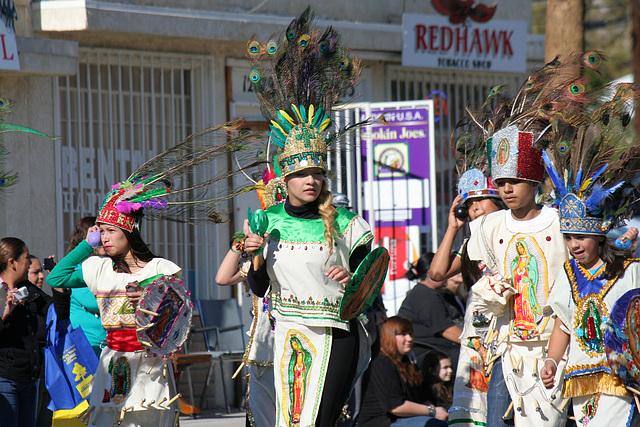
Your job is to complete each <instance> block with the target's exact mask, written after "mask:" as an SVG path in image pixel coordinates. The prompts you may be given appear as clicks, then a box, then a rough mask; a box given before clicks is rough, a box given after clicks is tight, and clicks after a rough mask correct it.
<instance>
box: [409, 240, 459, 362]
mask: <svg viewBox="0 0 640 427" xmlns="http://www.w3.org/2000/svg"><path fill="white" fill-rule="evenodd" d="M433 255H434V254H433V253H431V252H429V253H426V254H422V256H421V257H420V258H419V259H418V260H417V261H416V262H415V263H414V265H412V266H411V269H410V270H409V271H408V272H407V274H406V277H407V278H408V279H409V280H415V279H418V280H419V282H418V283H417V284H416V285H415V286H414V287H413V288H412V289H411V290H410V291H409V292H407V296H406V298H405V299H404V301H403V302H402V305H401V306H400V310H398V316H404V317H407V318H409V320H411V322H412V323H413V328H414V331H415V333H414V343H413V345H414V353H415V355H416V359H417V361H418V366H422V359H423V358H424V355H425V353H426V352H427V351H429V350H433V349H436V350H440V351H444V352H445V353H447V354H448V355H449V356H451V360H452V361H453V363H454V365H453V366H457V363H458V356H459V354H460V334H462V329H461V326H462V324H463V321H464V316H463V314H462V312H461V311H460V308H459V307H458V306H457V305H454V304H455V299H454V300H453V303H452V304H448V303H447V301H446V300H445V298H444V295H443V293H442V289H443V288H444V287H445V282H437V281H435V280H431V279H429V277H428V276H427V272H428V271H429V267H430V266H431V260H432V259H433Z"/></svg>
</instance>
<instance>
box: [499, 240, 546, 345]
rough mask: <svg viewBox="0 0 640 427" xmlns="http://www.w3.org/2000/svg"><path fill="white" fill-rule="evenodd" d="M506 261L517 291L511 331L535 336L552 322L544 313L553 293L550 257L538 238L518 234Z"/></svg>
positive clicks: (522, 335)
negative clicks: (548, 279)
mask: <svg viewBox="0 0 640 427" xmlns="http://www.w3.org/2000/svg"><path fill="white" fill-rule="evenodd" d="M505 263H506V265H505V270H506V271H507V272H509V273H510V275H511V280H512V281H513V287H514V289H515V290H516V292H517V293H516V295H514V297H513V302H512V305H513V310H512V313H511V325H510V331H511V333H512V334H513V335H515V336H517V337H519V338H520V339H523V340H529V339H533V338H535V337H537V336H538V335H539V334H540V332H542V330H544V327H545V326H546V323H547V322H548V318H545V317H543V316H542V307H543V306H544V305H545V304H546V302H547V298H548V297H549V283H548V282H547V279H546V277H547V260H546V258H545V257H544V254H543V253H542V250H541V249H540V246H539V245H538V243H537V242H536V241H535V239H533V238H532V237H531V236H530V235H523V234H516V235H515V236H513V238H512V239H511V241H510V242H509V247H508V249H507V257H506V258H505Z"/></svg>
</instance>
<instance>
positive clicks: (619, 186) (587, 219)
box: [543, 84, 640, 234]
mask: <svg viewBox="0 0 640 427" xmlns="http://www.w3.org/2000/svg"><path fill="white" fill-rule="evenodd" d="M591 92H592V94H593V95H594V96H592V98H594V99H595V100H596V101H595V102H593V103H590V104H589V105H588V106H587V107H586V108H585V109H584V111H583V112H581V113H580V114H575V115H573V116H571V117H567V115H566V114H556V115H554V116H553V117H552V118H551V130H550V132H549V136H550V137H551V139H552V140H553V141H554V142H553V144H551V145H550V146H549V147H547V149H546V151H545V152H544V153H543V158H544V161H545V164H546V168H547V171H548V173H549V176H550V178H551V180H552V182H553V186H554V197H553V198H551V201H552V203H553V204H554V205H556V206H559V213H560V229H561V231H562V232H563V233H577V234H606V233H607V232H608V231H609V230H611V228H613V227H618V226H622V225H623V224H624V221H625V219H626V218H627V217H628V216H629V215H630V214H631V203H632V202H633V199H634V198H635V196H636V195H635V194H634V193H633V189H634V183H633V180H634V178H635V175H636V174H637V172H638V171H639V170H640V141H638V138H637V137H635V136H634V135H633V133H632V129H629V128H628V126H627V125H628V124H629V122H630V118H631V116H632V113H633V99H634V98H635V97H636V96H638V91H637V89H635V88H633V87H632V86H631V85H628V84H622V85H615V84H612V85H602V84H601V85H596V86H594V87H592V88H591ZM614 195H615V196H614Z"/></svg>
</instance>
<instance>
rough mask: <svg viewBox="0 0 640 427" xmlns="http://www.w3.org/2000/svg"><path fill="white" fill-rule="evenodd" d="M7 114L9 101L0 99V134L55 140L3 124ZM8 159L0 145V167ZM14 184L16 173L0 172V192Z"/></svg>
mask: <svg viewBox="0 0 640 427" xmlns="http://www.w3.org/2000/svg"><path fill="white" fill-rule="evenodd" d="M9 114H11V101H10V100H8V99H7V98H3V97H0V133H5V132H26V133H32V134H34V135H39V136H43V137H45V138H49V139H55V138H52V137H50V136H49V135H46V134H44V133H42V132H38V131H37V130H34V129H31V128H28V127H25V126H20V125H13V124H10V123H5V122H4V118H5V116H7V115H9ZM8 157H9V151H8V150H7V149H6V147H5V146H4V145H1V144H0V166H2V165H3V164H4V163H5V162H6V161H7V159H8ZM16 182H18V173H17V172H13V171H5V170H0V190H4V189H6V188H7V187H10V186H12V185H14V184H15V183H16Z"/></svg>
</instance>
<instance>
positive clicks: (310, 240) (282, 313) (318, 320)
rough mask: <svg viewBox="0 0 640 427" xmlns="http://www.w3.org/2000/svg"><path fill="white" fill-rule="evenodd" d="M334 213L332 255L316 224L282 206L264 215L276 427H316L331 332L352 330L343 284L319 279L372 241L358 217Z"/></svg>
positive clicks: (363, 350)
mask: <svg viewBox="0 0 640 427" xmlns="http://www.w3.org/2000/svg"><path fill="white" fill-rule="evenodd" d="M336 211H337V215H336V218H335V228H336V235H335V236H334V245H335V246H334V248H333V253H332V254H331V255H330V256H329V247H328V246H327V243H326V240H325V237H324V231H325V225H324V222H323V221H322V219H302V218H296V217H292V216H290V215H289V214H288V213H287V212H286V211H285V209H284V204H279V205H276V206H273V207H271V208H269V209H268V210H267V211H266V212H267V215H268V217H269V228H268V231H267V232H268V234H269V239H268V243H267V245H266V247H265V251H264V256H265V260H266V264H267V273H268V275H269V279H270V282H271V298H272V304H273V314H274V317H275V321H276V323H275V340H274V347H275V353H274V361H273V362H274V375H275V384H276V397H277V420H278V423H277V425H292V424H299V425H300V426H310V425H314V424H315V419H316V416H317V414H318V408H319V405H320V400H321V397H322V391H323V387H324V383H325V374H326V369H327V366H328V362H329V356H330V354H331V343H332V339H331V330H332V328H339V329H343V330H347V331H348V330H349V328H350V326H349V322H348V321H344V320H342V319H341V318H340V313H339V308H340V302H341V300H342V296H343V294H344V290H345V285H342V284H340V283H338V282H337V281H335V280H331V279H329V278H328V277H327V276H326V275H325V273H326V271H327V270H328V269H329V268H330V267H331V266H334V265H339V266H342V267H344V268H345V269H346V270H347V271H349V257H350V255H351V254H352V252H353V251H354V249H356V248H357V247H359V246H362V245H366V244H368V243H369V242H370V241H371V240H372V235H371V231H370V229H369V225H368V224H367V223H366V222H365V221H364V220H363V219H362V218H361V217H359V216H358V215H356V214H353V213H351V212H349V211H347V210H346V209H343V208H337V210H336ZM358 325H359V328H358V329H359V331H358V332H359V334H360V351H359V356H360V357H359V358H358V365H359V366H358V367H359V369H358V371H361V370H364V368H365V367H366V364H367V363H368V362H369V356H368V354H369V340H368V337H367V335H366V332H365V331H364V328H363V327H362V325H361V324H360V322H358ZM360 365H362V366H360ZM334 380H335V379H334Z"/></svg>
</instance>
